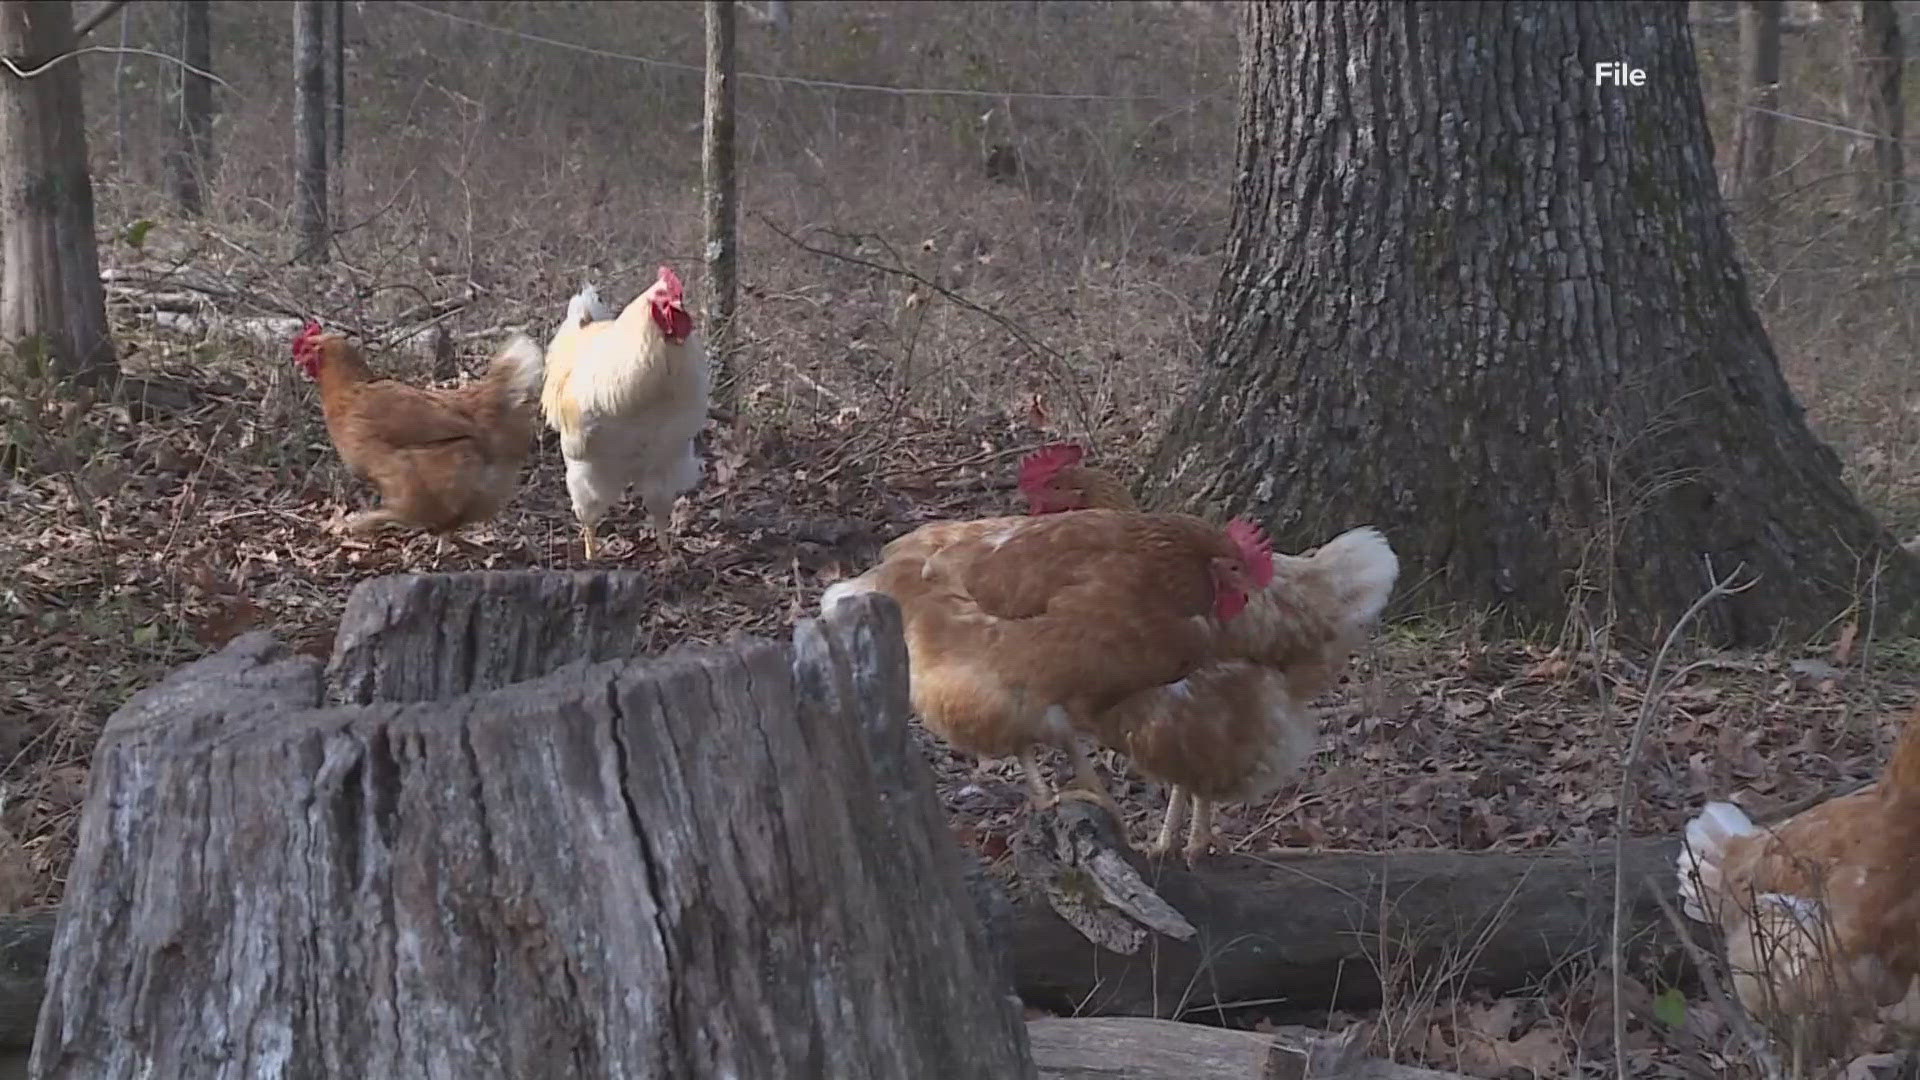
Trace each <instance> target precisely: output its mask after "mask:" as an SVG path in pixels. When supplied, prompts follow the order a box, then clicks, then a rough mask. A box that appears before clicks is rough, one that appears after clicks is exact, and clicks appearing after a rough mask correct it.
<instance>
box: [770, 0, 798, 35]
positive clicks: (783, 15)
mask: <svg viewBox="0 0 1920 1080" xmlns="http://www.w3.org/2000/svg"><path fill="white" fill-rule="evenodd" d="M767 25H768V26H769V27H771V28H772V29H773V32H774V34H775V35H776V36H785V35H786V33H787V31H788V30H789V29H791V28H792V26H793V11H792V9H791V6H790V5H789V4H788V3H787V0H767Z"/></svg>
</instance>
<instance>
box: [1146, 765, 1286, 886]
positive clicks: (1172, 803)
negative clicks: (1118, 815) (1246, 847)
mask: <svg viewBox="0 0 1920 1080" xmlns="http://www.w3.org/2000/svg"><path fill="white" fill-rule="evenodd" d="M1215 805H1216V804H1215V803H1214V801H1213V800H1211V799H1203V798H1201V797H1199V796H1198V795H1195V794H1194V793H1193V792H1191V791H1188V790H1187V789H1186V788H1183V787H1181V786H1180V785H1178V784H1175V785H1173V786H1172V787H1171V788H1170V789H1169V790H1168V791H1167V816H1166V817H1165V818H1164V819H1162V821H1161V822H1160V835H1159V836H1157V837H1155V838H1154V841H1153V843H1152V844H1150V845H1148V846H1147V849H1146V852H1147V854H1148V855H1151V856H1153V857H1154V858H1157V859H1158V858H1165V857H1166V856H1168V855H1171V854H1173V844H1174V839H1175V838H1176V837H1178V836H1179V835H1180V827H1181V826H1182V825H1187V812H1188V810H1192V812H1193V822H1192V824H1191V825H1187V845H1186V848H1185V849H1184V850H1183V851H1182V852H1181V854H1182V855H1183V856H1184V857H1185V858H1186V860H1187V865H1188V866H1192V865H1193V864H1194V863H1195V862H1197V861H1199V859H1200V857H1201V856H1203V855H1211V854H1212V853H1213V849H1214V845H1215V843H1216V842H1217V841H1218V840H1219V837H1218V836H1216V835H1215V834H1214V831H1213V810H1214V806H1215ZM1317 853H1318V852H1317V850H1316V849H1314V848H1274V849H1272V850H1270V851H1264V852H1262V853H1261V855H1262V857H1263V858H1287V857H1289V856H1302V855H1314V854H1317Z"/></svg>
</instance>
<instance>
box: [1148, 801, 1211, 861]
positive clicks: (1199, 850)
mask: <svg viewBox="0 0 1920 1080" xmlns="http://www.w3.org/2000/svg"><path fill="white" fill-rule="evenodd" d="M1189 809H1191V810H1192V812H1193V821H1192V823H1191V824H1188V823H1187V812H1188V810H1189ZM1183 824H1187V846H1186V848H1185V850H1183V851H1182V852H1181V855H1182V857H1184V858H1185V859H1186V861H1187V865H1188V866H1192V865H1193V864H1194V863H1196V862H1198V861H1199V860H1200V857H1201V856H1203V855H1208V854H1211V853H1212V852H1213V842H1214V835H1213V801H1212V800H1211V799H1203V798H1201V797H1199V796H1198V795H1195V794H1194V793H1193V792H1191V791H1188V790H1187V789H1186V788H1183V787H1181V786H1180V785H1178V784H1175V785H1174V786H1173V787H1172V788H1171V789H1169V790H1168V792H1167V816H1166V817H1165V818H1164V819H1162V820H1161V822H1160V835H1159V836H1157V837H1155V838H1154V841H1153V843H1152V844H1149V845H1148V846H1147V854H1148V855H1150V856H1152V857H1154V858H1156V859H1164V858H1166V857H1167V856H1168V855H1171V854H1173V844H1174V840H1175V838H1176V837H1178V836H1179V835H1180V826H1181V825H1183Z"/></svg>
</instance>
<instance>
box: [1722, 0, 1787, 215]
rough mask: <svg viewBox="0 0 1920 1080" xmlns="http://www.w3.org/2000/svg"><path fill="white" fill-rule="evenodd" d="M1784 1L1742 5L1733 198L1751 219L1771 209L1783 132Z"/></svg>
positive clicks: (1746, 0)
mask: <svg viewBox="0 0 1920 1080" xmlns="http://www.w3.org/2000/svg"><path fill="white" fill-rule="evenodd" d="M1780 8H1781V0H1743V2H1742V3H1741V4H1740V91H1739V93H1740V97H1739V107H1740V111H1739V112H1738V113H1736V114H1735V116H1734V120H1733V148H1732V151H1731V153H1730V154H1729V155H1728V157H1729V159H1730V160H1729V166H1730V167H1729V169H1728V183H1727V194H1728V197H1729V198H1731V199H1733V200H1734V201H1735V202H1737V203H1738V204H1740V206H1741V207H1742V209H1744V210H1745V211H1747V212H1748V213H1750V214H1752V213H1759V212H1760V211H1761V210H1762V209H1763V208H1764V207H1765V205H1766V198H1767V188H1768V183H1769V181H1770V180H1771V179H1772V177H1773V169H1774V155H1773V148H1774V144H1775V135H1776V133H1777V132H1778V131H1779V130H1780V120H1779V117H1777V116H1775V115H1773V113H1774V112H1775V111H1776V110H1778V109H1779V108H1780Z"/></svg>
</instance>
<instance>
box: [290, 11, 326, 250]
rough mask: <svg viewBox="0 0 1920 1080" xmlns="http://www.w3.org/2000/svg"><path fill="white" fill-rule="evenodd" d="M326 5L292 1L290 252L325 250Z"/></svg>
mask: <svg viewBox="0 0 1920 1080" xmlns="http://www.w3.org/2000/svg"><path fill="white" fill-rule="evenodd" d="M326 38H327V35H326V9H325V7H324V6H323V5H322V0H296V2H295V3H294V5H293V68H294V84H293V99H294V100H293V113H294V116H293V145H294V166H293V167H294V185H293V186H294V197H293V212H294V233H295V236H296V238H297V245H298V246H297V247H296V249H295V257H296V258H298V259H300V260H301V261H303V262H320V261H321V260H323V259H325V258H326V254H327V117H326V91H327V64H326Z"/></svg>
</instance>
